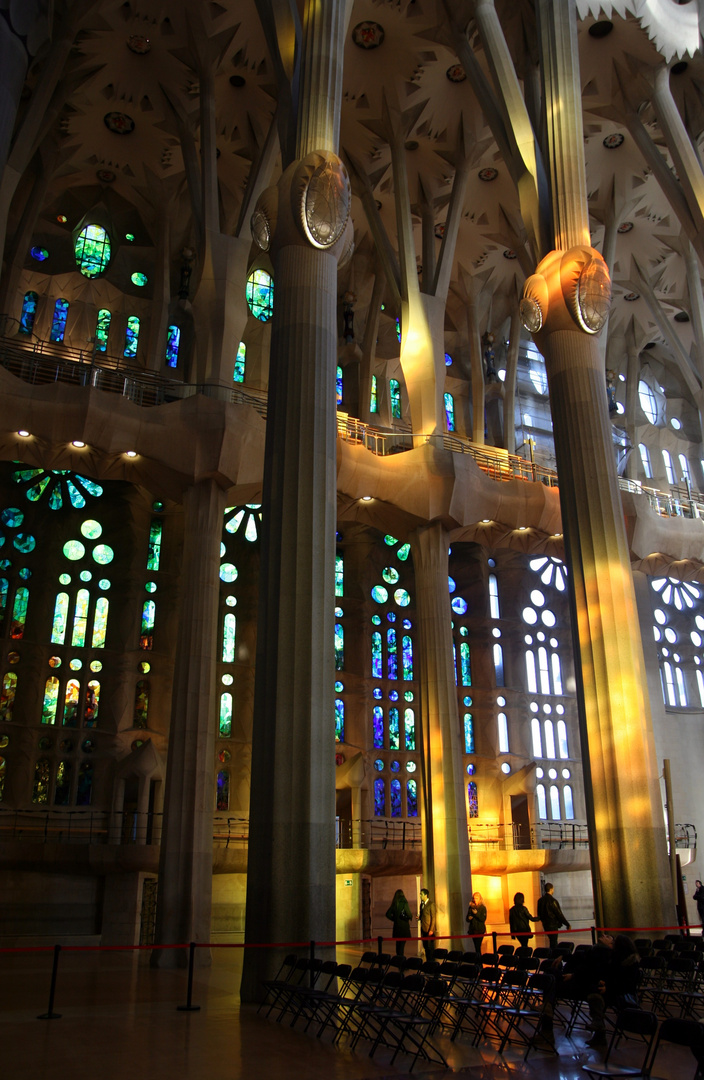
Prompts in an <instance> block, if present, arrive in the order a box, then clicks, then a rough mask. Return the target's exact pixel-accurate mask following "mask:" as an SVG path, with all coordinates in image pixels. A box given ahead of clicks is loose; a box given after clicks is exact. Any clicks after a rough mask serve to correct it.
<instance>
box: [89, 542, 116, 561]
mask: <svg viewBox="0 0 704 1080" xmlns="http://www.w3.org/2000/svg"><path fill="white" fill-rule="evenodd" d="M93 558H94V559H95V561H96V562H97V563H100V565H101V566H105V565H107V563H111V562H112V560H113V559H114V558H115V552H114V551H113V550H112V548H111V547H110V545H109V544H96V545H95V547H94V548H93Z"/></svg>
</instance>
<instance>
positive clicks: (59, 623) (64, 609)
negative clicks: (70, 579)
mask: <svg viewBox="0 0 704 1080" xmlns="http://www.w3.org/2000/svg"><path fill="white" fill-rule="evenodd" d="M67 618H68V593H65V592H61V593H59V594H58V595H57V597H56V606H55V608H54V621H53V625H52V630H51V643H52V645H63V643H64V640H65V638H66V621H67Z"/></svg>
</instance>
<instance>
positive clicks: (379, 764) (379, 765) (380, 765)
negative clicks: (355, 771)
mask: <svg viewBox="0 0 704 1080" xmlns="http://www.w3.org/2000/svg"><path fill="white" fill-rule="evenodd" d="M374 768H375V769H376V771H377V772H383V770H384V762H383V761H382V760H381V758H380V757H378V758H377V759H376V761H375V762H374Z"/></svg>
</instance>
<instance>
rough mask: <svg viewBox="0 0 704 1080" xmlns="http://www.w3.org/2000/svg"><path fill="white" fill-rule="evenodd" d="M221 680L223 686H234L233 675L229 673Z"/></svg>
mask: <svg viewBox="0 0 704 1080" xmlns="http://www.w3.org/2000/svg"><path fill="white" fill-rule="evenodd" d="M220 682H221V683H222V684H223V686H232V683H233V678H232V675H228V674H227V673H226V674H225V675H223V677H222V678H221V680H220Z"/></svg>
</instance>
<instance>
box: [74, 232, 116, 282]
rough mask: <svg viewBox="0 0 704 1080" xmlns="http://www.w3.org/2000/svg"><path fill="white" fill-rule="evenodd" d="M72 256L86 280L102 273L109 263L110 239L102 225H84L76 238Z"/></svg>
mask: <svg viewBox="0 0 704 1080" xmlns="http://www.w3.org/2000/svg"><path fill="white" fill-rule="evenodd" d="M73 250H74V254H75V256H76V263H77V265H78V269H79V270H80V272H81V273H82V274H83V276H84V277H87V278H95V277H98V276H99V275H100V274H102V273H104V271H105V270H107V268H108V263H109V262H110V237H109V236H108V234H107V232H106V231H105V229H104V228H103V227H102V225H86V227H85V228H84V229H81V231H80V233H79V234H78V236H77V237H76V243H75V246H74V249H73Z"/></svg>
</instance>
